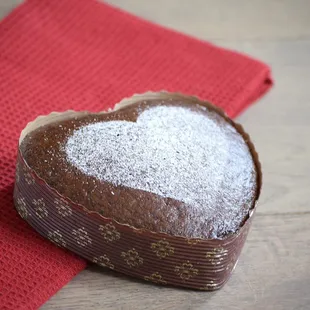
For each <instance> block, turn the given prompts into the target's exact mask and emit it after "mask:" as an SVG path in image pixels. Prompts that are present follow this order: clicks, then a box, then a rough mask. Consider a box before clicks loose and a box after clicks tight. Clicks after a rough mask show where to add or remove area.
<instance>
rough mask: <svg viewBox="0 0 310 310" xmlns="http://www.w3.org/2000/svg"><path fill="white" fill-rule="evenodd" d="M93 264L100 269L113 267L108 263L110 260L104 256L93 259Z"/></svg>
mask: <svg viewBox="0 0 310 310" xmlns="http://www.w3.org/2000/svg"><path fill="white" fill-rule="evenodd" d="M93 262H94V263H96V264H98V265H100V266H102V267H108V268H111V269H114V265H113V264H112V263H111V262H110V259H109V258H108V257H107V256H106V255H105V254H104V255H103V256H98V257H94V258H93Z"/></svg>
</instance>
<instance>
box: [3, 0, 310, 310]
mask: <svg viewBox="0 0 310 310" xmlns="http://www.w3.org/2000/svg"><path fill="white" fill-rule="evenodd" d="M19 2H21V1H20V0H0V17H3V16H4V15H6V14H7V13H8V12H9V11H10V10H11V9H12V8H13V7H15V6H16V5H17V4H18V3H19ZM108 2H110V3H112V4H115V5H117V6H120V7H122V8H124V9H126V10H128V11H131V12H133V13H135V14H137V15H140V16H143V17H145V18H147V19H150V20H152V21H155V22H157V23H161V24H164V25H166V26H169V27H171V28H175V29H178V30H181V31H183V32H185V33H188V34H191V35H194V36H197V37H199V38H202V39H205V40H210V41H212V42H215V43H217V44H219V45H221V46H225V47H229V48H233V49H236V50H239V51H242V52H246V53H248V54H250V55H252V56H254V57H257V58H260V59H261V60H263V61H265V62H267V63H268V64H270V65H271V66H272V70H273V75H274V78H275V82H276V84H275V87H274V88H273V89H272V91H271V92H270V93H269V94H268V95H267V96H265V97H264V98H263V99H262V100H260V102H258V103H257V104H255V105H254V106H252V107H251V108H249V109H248V110H247V111H246V112H244V113H243V115H242V116H240V117H239V119H238V121H239V122H241V123H242V124H243V125H244V126H245V128H246V130H247V131H248V132H249V133H250V135H251V136H252V138H253V141H254V143H255V145H256V147H257V150H258V151H259V153H260V158H261V161H262V165H263V172H264V186H263V191H262V196H261V200H260V205H259V207H258V210H257V214H256V217H255V219H254V223H253V227H252V229H251V231H250V234H249V237H248V239H247V242H246V245H245V248H244V250H243V252H242V255H241V257H240V260H239V264H238V266H237V268H236V269H235V272H234V274H233V276H232V277H231V279H230V280H229V282H228V283H227V284H226V286H225V287H224V288H222V289H221V290H219V291H216V292H213V293H208V292H195V291H188V290H183V289H176V288H165V287H158V286H155V285H152V284H146V283H144V282H140V281H137V280H132V279H130V278H127V277H125V276H122V275H119V274H116V273H114V272H110V271H105V270H102V269H99V268H96V267H89V268H88V269H86V270H85V271H83V272H81V273H80V274H79V275H78V276H76V277H75V278H74V279H73V280H72V281H71V282H70V283H69V284H68V285H67V286H65V287H64V288H63V289H62V290H60V291H59V292H58V293H57V294H56V295H55V296H54V297H52V298H51V299H50V300H49V301H48V302H47V303H46V304H45V305H44V306H43V307H42V309H44V310H52V309H74V310H79V309H81V310H82V309H83V310H84V309H160V310H162V309H164V310H165V309H181V310H183V309H197V310H198V309H208V310H213V309H251V310H258V309H263V310H269V309H272V310H280V309H285V310H302V309H310V211H309V207H310V201H309V195H310V143H309V141H310V120H309V116H310V1H309V0H295V1H293V0H251V1H248V0H234V1H230V0H213V1H212V0H157V1H144V0H110V1H108ZM307 141H308V142H307Z"/></svg>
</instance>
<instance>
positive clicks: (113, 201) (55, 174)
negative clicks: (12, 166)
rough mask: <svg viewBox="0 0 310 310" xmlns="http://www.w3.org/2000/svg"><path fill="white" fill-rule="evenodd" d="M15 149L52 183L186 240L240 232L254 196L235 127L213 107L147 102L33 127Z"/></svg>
mask: <svg viewBox="0 0 310 310" xmlns="http://www.w3.org/2000/svg"><path fill="white" fill-rule="evenodd" d="M20 150H21V152H22V154H23V157H24V159H25V161H26V163H27V164H28V165H29V167H30V168H32V169H33V170H34V171H35V172H36V174H37V175H38V176H39V177H40V178H42V179H43V180H44V181H45V182H46V183H47V184H48V185H49V186H50V187H52V188H53V189H55V190H57V191H58V192H59V193H60V194H61V195H63V196H65V197H67V198H69V199H71V200H72V201H73V202H75V203H78V204H81V205H83V206H84V207H86V208H87V209H89V210H93V211H97V212H98V213H100V214H102V215H103V216H105V217H107V218H112V219H114V220H116V221H118V222H119V223H123V224H128V225H131V226H133V227H135V228H139V229H147V230H151V231H154V232H163V233H167V234H170V235H173V236H183V237H186V238H218V239H221V238H223V237H225V236H226V235H228V234H230V233H234V232H236V231H237V230H238V229H239V228H240V226H241V225H242V224H243V223H244V222H245V220H246V219H247V218H248V216H249V212H250V210H251V209H252V208H253V207H254V203H255V201H256V199H257V196H258V187H259V186H258V182H259V181H258V173H257V167H256V165H255V162H254V160H253V156H252V153H251V151H250V148H249V145H248V143H247V141H246V137H245V135H244V134H243V132H241V131H240V130H239V127H237V126H235V124H234V123H233V122H232V121H231V120H229V119H228V118H226V117H224V116H223V115H220V114H219V113H218V111H217V109H215V108H213V107H212V106H211V105H209V104H202V103H201V104H193V102H190V101H187V100H185V99H184V100H178V99H166V100H145V101H141V102H137V103H134V104H130V105H127V106H124V107H122V108H121V109H118V110H116V111H112V112H109V113H100V114H79V115H78V116H76V117H75V118H71V119H66V120H62V121H57V122H55V123H51V124H48V125H45V126H42V127H39V128H37V129H36V130H34V131H32V132H30V133H29V134H27V135H26V137H25V138H24V139H23V141H22V143H21V146H20Z"/></svg>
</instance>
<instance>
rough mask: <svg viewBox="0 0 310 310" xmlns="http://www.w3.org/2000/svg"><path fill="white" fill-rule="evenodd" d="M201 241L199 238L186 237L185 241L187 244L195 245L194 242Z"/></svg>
mask: <svg viewBox="0 0 310 310" xmlns="http://www.w3.org/2000/svg"><path fill="white" fill-rule="evenodd" d="M200 242H201V240H200V239H187V243H188V244H189V245H191V246H192V245H195V244H198V243H200Z"/></svg>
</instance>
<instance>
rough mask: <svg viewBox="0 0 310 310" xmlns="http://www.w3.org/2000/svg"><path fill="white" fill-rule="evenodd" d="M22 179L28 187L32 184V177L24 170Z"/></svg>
mask: <svg viewBox="0 0 310 310" xmlns="http://www.w3.org/2000/svg"><path fill="white" fill-rule="evenodd" d="M24 178H25V181H26V183H27V184H28V185H32V184H34V179H33V176H32V175H31V174H30V172H28V171H27V170H26V169H24Z"/></svg>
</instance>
